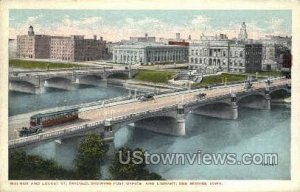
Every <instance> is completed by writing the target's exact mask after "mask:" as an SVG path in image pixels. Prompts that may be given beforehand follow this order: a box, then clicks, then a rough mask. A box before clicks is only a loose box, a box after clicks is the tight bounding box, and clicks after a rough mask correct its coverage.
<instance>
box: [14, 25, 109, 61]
mask: <svg viewBox="0 0 300 192" xmlns="http://www.w3.org/2000/svg"><path fill="white" fill-rule="evenodd" d="M106 53H107V51H106V42H105V41H103V38H102V37H100V39H97V36H94V38H93V39H84V36H78V35H73V36H70V37H65V36H49V35H36V34H35V33H34V30H33V27H32V26H30V27H29V31H28V35H18V36H17V57H18V58H30V59H53V60H64V61H93V60H99V59H102V58H104V57H105V56H106Z"/></svg>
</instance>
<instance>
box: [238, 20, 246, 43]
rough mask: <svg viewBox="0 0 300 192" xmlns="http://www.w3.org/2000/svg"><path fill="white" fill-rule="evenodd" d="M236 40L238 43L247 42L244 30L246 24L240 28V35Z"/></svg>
mask: <svg viewBox="0 0 300 192" xmlns="http://www.w3.org/2000/svg"><path fill="white" fill-rule="evenodd" d="M238 39H239V40H240V41H247V40H248V33H247V28H246V23H245V22H243V24H242V26H241V28H240V33H239V37H238Z"/></svg>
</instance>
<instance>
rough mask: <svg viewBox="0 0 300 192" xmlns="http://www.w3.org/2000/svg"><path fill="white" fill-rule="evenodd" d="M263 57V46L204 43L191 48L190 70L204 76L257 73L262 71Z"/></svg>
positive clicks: (222, 41)
mask: <svg viewBox="0 0 300 192" xmlns="http://www.w3.org/2000/svg"><path fill="white" fill-rule="evenodd" d="M261 55H262V49H261V44H246V43H243V42H232V41H229V40H216V41H213V40H208V41H202V42H201V43H197V44H196V43H195V44H191V45H190V47H189V68H190V69H193V70H198V71H199V72H200V73H203V74H214V73H217V72H230V73H245V72H255V71H260V70H261V63H262V62H261V60H262V59H261Z"/></svg>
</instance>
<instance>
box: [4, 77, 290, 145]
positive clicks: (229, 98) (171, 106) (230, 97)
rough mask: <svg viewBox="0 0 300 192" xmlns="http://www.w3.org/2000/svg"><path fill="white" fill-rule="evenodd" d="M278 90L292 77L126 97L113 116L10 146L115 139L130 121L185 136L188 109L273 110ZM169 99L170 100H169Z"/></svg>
mask: <svg viewBox="0 0 300 192" xmlns="http://www.w3.org/2000/svg"><path fill="white" fill-rule="evenodd" d="M229 88H230V92H231V93H230V92H229ZM231 89H232V90H231ZM199 92H200V93H201V92H205V93H206V94H207V96H206V97H204V98H199V97H197V95H198V94H199ZM276 92H284V93H286V94H290V92H291V87H290V80H286V79H277V80H274V83H272V84H271V85H268V86H266V84H265V82H256V83H254V86H253V88H252V89H245V88H244V87H243V85H242V84H239V85H231V86H222V87H217V88H214V89H211V90H188V91H181V92H177V93H170V94H165V95H159V96H156V98H155V101H148V102H140V101H137V100H136V99H133V100H128V101H126V102H124V101H123V102H122V103H120V104H115V106H119V107H118V108H120V110H121V111H119V112H118V113H117V114H114V115H112V116H111V117H110V118H107V117H106V116H103V117H97V119H95V120H94V121H92V120H91V121H89V122H86V123H84V124H80V125H72V126H71V127H70V126H69V127H61V128H59V129H55V130H54V131H49V132H44V133H41V134H39V135H34V136H29V137H25V138H20V139H15V140H10V141H9V148H18V147H22V146H26V145H29V144H34V143H38V142H43V141H46V140H53V139H65V138H70V137H74V136H83V135H86V134H88V133H97V134H101V135H102V136H103V137H104V139H105V140H107V141H108V142H112V141H113V139H114V134H115V133H116V132H117V131H118V130H119V129H120V128H121V127H124V126H126V125H129V124H134V127H136V128H141V129H146V130H150V131H153V132H157V133H160V134H167V135H172V136H184V135H185V134H186V131H185V116H186V114H187V113H194V114H197V115H205V116H210V117H215V118H221V119H232V120H235V119H238V108H239V107H240V106H242V107H249V108H253V109H259V110H270V109H271V99H272V96H273V95H274V94H276ZM178 97H185V99H182V102H177V101H178ZM173 101H174V102H173ZM166 102H168V103H167V104H166ZM134 105H135V107H136V108H138V109H135V110H134V111H132V112H131V111H130V107H132V106H134ZM127 108H128V109H127ZM109 110H112V108H111V109H110V107H106V108H103V109H99V110H98V111H97V113H103V112H107V111H109ZM94 113H96V112H94ZM111 146H112V147H113V146H114V145H111Z"/></svg>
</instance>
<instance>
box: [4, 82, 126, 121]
mask: <svg viewBox="0 0 300 192" xmlns="http://www.w3.org/2000/svg"><path fill="white" fill-rule="evenodd" d="M127 94H128V90H126V89H124V88H121V87H114V86H111V87H108V88H105V87H92V86H83V85H81V86H80V88H79V89H75V90H73V91H63V90H58V89H52V88H47V91H46V92H44V93H43V94H24V93H19V92H14V91H10V92H9V116H12V115H17V114H21V113H27V112H31V111H36V110H41V109H46V108H54V107H57V106H68V105H76V104H79V103H87V102H93V101H97V100H104V99H110V98H113V97H119V96H126V95H127Z"/></svg>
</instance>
